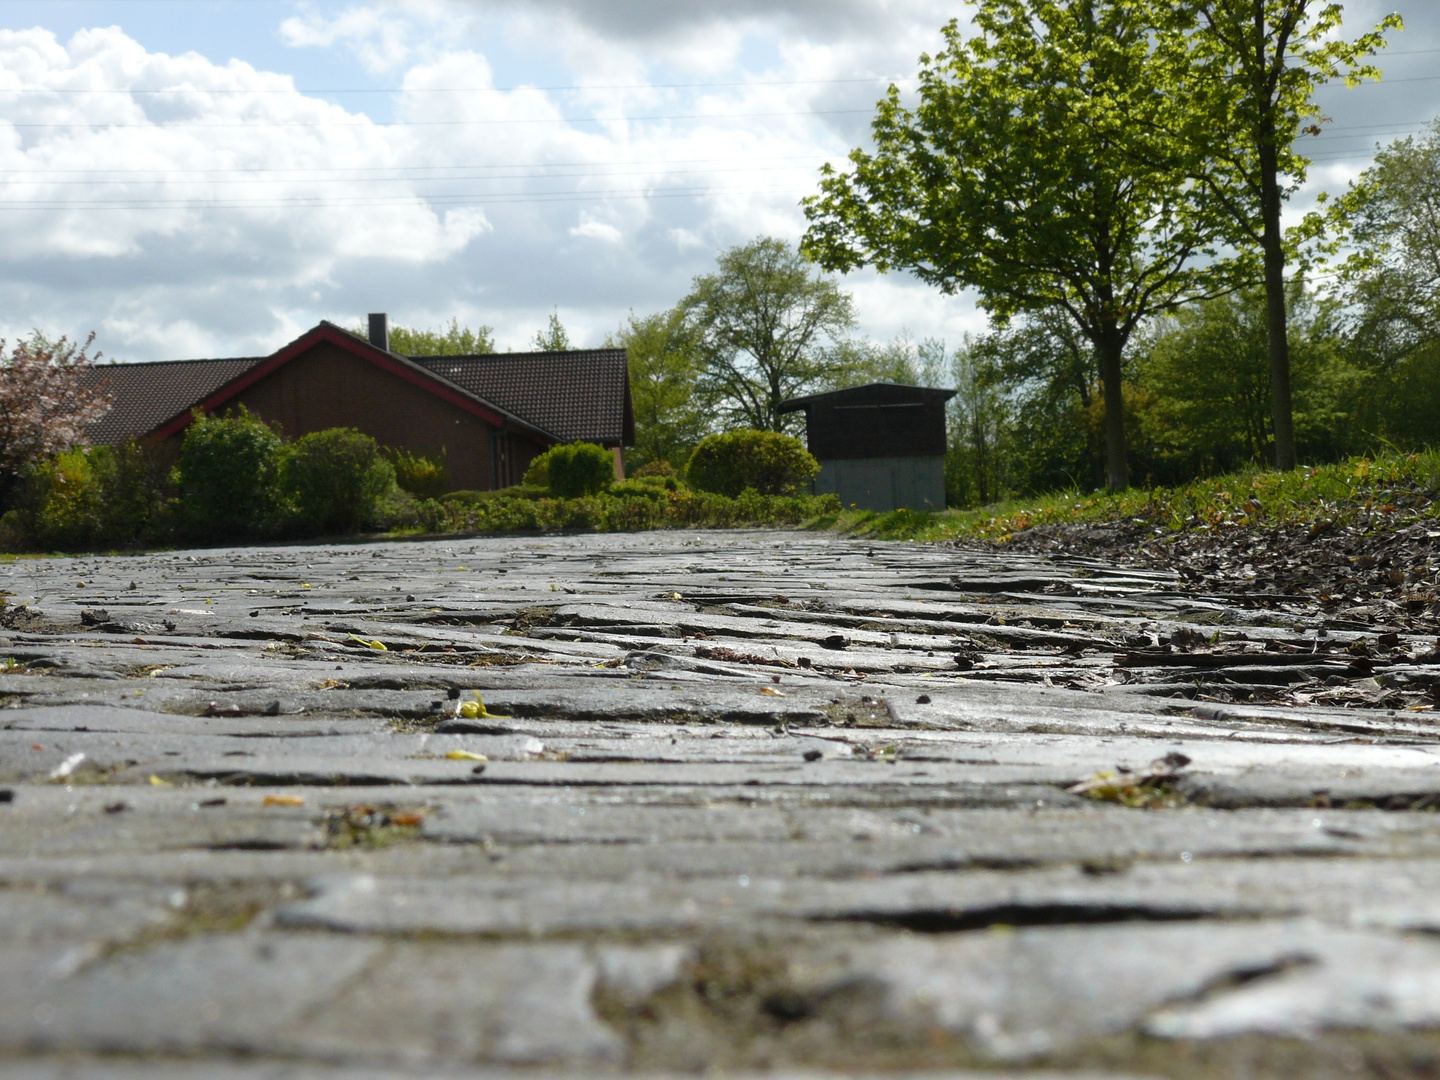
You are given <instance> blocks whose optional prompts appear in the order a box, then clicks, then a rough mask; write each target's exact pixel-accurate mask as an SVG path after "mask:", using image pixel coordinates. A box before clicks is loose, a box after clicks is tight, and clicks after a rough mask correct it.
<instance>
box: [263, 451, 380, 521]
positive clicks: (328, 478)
mask: <svg viewBox="0 0 1440 1080" xmlns="http://www.w3.org/2000/svg"><path fill="white" fill-rule="evenodd" d="M283 487H284V491H285V494H286V496H287V497H288V498H289V500H290V502H291V509H292V513H293V514H294V516H295V519H296V520H297V522H298V523H299V524H300V525H301V527H302V528H303V529H305V530H307V531H311V532H314V531H317V530H318V531H322V532H335V533H339V532H354V531H356V530H358V529H359V528H361V526H364V525H368V524H375V523H377V522H379V521H380V520H381V518H382V517H383V508H384V504H385V500H386V499H387V498H388V497H389V496H390V494H391V493H392V492H393V491H394V490H395V468H394V466H393V465H391V464H390V462H388V461H386V460H385V456H384V455H383V454H382V453H381V452H380V447H379V446H378V445H377V444H376V442H375V440H374V439H372V438H370V436H369V435H365V434H362V433H361V432H359V431H356V430H355V429H354V428H329V429H328V430H326V431H316V432H312V433H311V434H309V435H306V436H304V437H303V438H300V439H297V440H295V442H294V443H292V444H290V445H289V446H288V447H286V449H285V455H284V468H283Z"/></svg>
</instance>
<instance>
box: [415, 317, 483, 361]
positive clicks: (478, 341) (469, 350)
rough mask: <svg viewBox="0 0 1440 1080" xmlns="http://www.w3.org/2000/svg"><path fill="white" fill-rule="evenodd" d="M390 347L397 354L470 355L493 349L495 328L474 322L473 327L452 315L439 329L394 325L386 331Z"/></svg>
mask: <svg viewBox="0 0 1440 1080" xmlns="http://www.w3.org/2000/svg"><path fill="white" fill-rule="evenodd" d="M390 348H391V349H392V350H393V351H395V352H397V353H399V354H400V355H401V356H474V355H475V354H477V353H492V352H494V351H495V330H494V328H493V327H489V326H477V327H475V328H474V329H473V330H472V329H470V328H469V327H466V326H461V325H460V320H459V319H456V318H452V319H451V320H450V324H449V325H448V326H443V327H441V328H440V329H439V330H415V329H411V328H410V327H407V326H397V327H394V328H393V329H392V330H391V331H390Z"/></svg>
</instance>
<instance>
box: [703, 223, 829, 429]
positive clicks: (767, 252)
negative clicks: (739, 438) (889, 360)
mask: <svg viewBox="0 0 1440 1080" xmlns="http://www.w3.org/2000/svg"><path fill="white" fill-rule="evenodd" d="M681 307H682V308H683V309H684V310H685V311H686V312H687V314H688V317H689V319H690V322H691V325H692V327H693V328H694V332H695V334H696V337H697V340H698V342H699V346H700V354H701V356H702V358H703V362H704V368H705V373H704V376H703V378H702V379H701V380H700V386H699V388H700V390H701V391H702V392H703V393H705V394H707V395H709V397H710V399H711V400H712V401H713V402H714V403H715V410H716V416H717V419H719V420H720V421H722V422H723V423H725V424H726V425H728V426H744V427H751V428H757V429H759V430H762V431H784V430H786V427H787V420H790V421H792V422H793V421H794V417H793V416H790V417H787V416H783V415H781V413H780V403H781V402H782V401H784V400H785V399H786V398H789V397H794V396H796V395H797V394H805V393H808V392H809V391H811V390H815V389H818V388H819V387H820V386H821V385H822V384H823V383H824V382H825V381H826V378H827V376H828V375H829V374H830V373H831V372H832V371H833V370H834V369H835V368H836V366H837V365H839V364H842V363H844V359H843V357H842V356H841V355H840V354H839V353H837V351H836V348H835V346H836V345H837V343H839V342H840V341H843V340H844V338H845V335H846V334H847V333H848V332H849V330H850V329H851V328H852V327H853V326H854V324H855V312H854V305H853V304H852V302H851V299H850V295H849V294H848V293H846V292H844V291H842V290H841V289H840V287H839V286H838V285H837V284H836V283H835V279H834V278H832V277H830V276H828V275H824V274H817V273H815V271H814V269H813V268H812V267H810V266H809V265H807V264H806V262H805V260H804V259H803V258H802V257H801V256H800V254H799V253H798V252H797V251H796V250H795V249H794V248H793V247H792V246H791V245H790V244H788V243H786V242H785V241H784V240H778V239H775V238H774V237H761V238H759V239H757V240H752V241H751V242H750V243H748V244H743V245H741V246H739V247H735V248H731V249H730V250H729V251H726V252H724V253H723V254H721V256H720V258H719V260H718V267H717V270H716V272H715V273H713V274H706V275H704V276H702V277H698V278H696V279H695V283H694V287H693V288H692V289H691V291H690V294H689V295H688V296H686V297H685V299H684V300H682V301H681Z"/></svg>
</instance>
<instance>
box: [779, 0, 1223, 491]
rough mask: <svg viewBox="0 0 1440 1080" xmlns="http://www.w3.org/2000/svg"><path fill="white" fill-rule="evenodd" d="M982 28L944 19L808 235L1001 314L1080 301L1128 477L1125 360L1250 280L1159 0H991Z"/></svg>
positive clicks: (811, 244) (1076, 317)
mask: <svg viewBox="0 0 1440 1080" xmlns="http://www.w3.org/2000/svg"><path fill="white" fill-rule="evenodd" d="M974 21H975V26H976V29H977V32H976V34H975V35H974V36H972V37H969V38H966V37H965V36H964V34H963V33H962V31H961V28H960V26H959V24H958V23H957V22H955V21H952V22H951V23H949V24H948V25H947V26H946V27H945V29H944V37H945V43H946V47H945V49H944V50H943V51H942V52H940V53H939V54H938V55H936V56H934V57H930V56H922V57H921V70H920V91H919V102H918V104H917V105H916V106H915V107H914V108H909V107H907V106H906V105H905V104H903V101H902V96H901V94H900V92H899V90H898V89H897V88H895V87H893V86H892V87H891V88H890V91H889V93H888V94H887V95H886V97H885V98H884V100H882V101H881V102H880V103H879V105H878V107H877V113H876V118H875V120H874V122H873V124H872V128H871V130H872V135H873V140H874V143H875V150H874V152H873V153H869V152H866V151H864V150H856V151H854V152H852V153H851V155H850V162H851V166H852V167H851V170H850V171H849V172H846V173H838V172H836V171H835V170H833V169H831V168H830V167H829V166H826V167H825V168H824V169H823V170H822V172H823V176H822V180H821V194H820V195H818V196H814V197H812V198H810V199H807V200H806V202H805V212H806V215H807V217H808V218H809V220H810V229H809V232H808V233H807V234H806V238H805V242H804V250H805V252H806V253H807V254H808V255H810V256H811V257H812V258H814V259H816V260H817V261H818V262H819V263H820V264H821V265H822V266H825V267H826V268H828V269H832V270H850V269H853V268H855V267H859V266H862V265H867V264H869V265H874V266H876V267H877V268H879V269H880V270H882V271H884V270H891V269H900V270H906V271H909V272H910V273H913V274H915V275H916V276H917V277H919V278H920V279H921V280H923V281H926V282H929V283H931V284H933V285H936V286H938V287H939V288H940V289H942V290H943V291H945V292H947V293H949V292H956V291H959V290H961V289H964V288H974V289H975V290H977V292H978V293H979V298H980V302H981V304H982V305H983V306H984V307H985V308H986V309H987V310H988V311H989V312H990V313H991V314H992V315H993V316H995V317H996V318H997V319H998V320H1000V321H1001V322H1002V323H1003V322H1004V321H1005V320H1007V319H1008V318H1010V317H1012V316H1014V315H1017V314H1024V313H1039V312H1045V311H1048V310H1059V311H1063V312H1065V313H1066V314H1067V315H1068V316H1069V317H1070V319H1072V320H1073V321H1074V323H1075V325H1076V326H1077V327H1078V328H1079V329H1080V331H1081V332H1082V333H1083V334H1084V336H1085V338H1086V339H1087V340H1088V341H1089V343H1090V345H1091V346H1092V347H1093V349H1094V350H1095V354H1096V357H1097V360H1098V364H1099V368H1100V375H1101V381H1102V384H1103V387H1104V397H1105V418H1106V425H1105V431H1106V447H1107V451H1106V453H1107V474H1108V480H1109V484H1110V486H1111V487H1117V488H1118V487H1124V486H1126V485H1127V484H1128V480H1129V476H1128V466H1127V463H1126V454H1125V432H1124V423H1123V411H1122V401H1121V360H1122V356H1123V353H1124V349H1125V346H1126V344H1127V342H1128V341H1129V339H1130V337H1131V335H1132V334H1133V333H1134V332H1135V330H1136V329H1137V328H1138V327H1139V326H1140V325H1141V324H1142V322H1143V321H1144V320H1145V319H1147V318H1148V317H1150V316H1152V315H1155V314H1157V313H1159V312H1163V311H1166V310H1169V309H1171V308H1174V307H1176V306H1179V305H1181V304H1184V303H1187V302H1189V301H1191V300H1194V299H1198V298H1203V297H1206V296H1211V295H1216V294H1219V293H1223V292H1225V291H1228V290H1229V289H1231V288H1233V287H1234V286H1235V284H1236V281H1235V277H1234V270H1233V267H1231V266H1230V265H1229V264H1227V263H1224V262H1220V261H1216V260H1215V259H1213V258H1212V256H1213V255H1214V254H1215V253H1216V241H1217V238H1218V237H1219V235H1220V231H1219V227H1218V225H1217V213H1216V210H1215V208H1214V207H1213V206H1212V205H1211V203H1210V201H1209V200H1208V199H1206V198H1203V197H1199V198H1197V197H1196V189H1195V187H1194V185H1192V184H1190V183H1189V182H1188V180H1189V177H1190V176H1191V175H1192V174H1193V173H1194V171H1195V165H1194V163H1193V162H1192V161H1191V160H1189V158H1188V156H1187V155H1188V153H1189V148H1188V147H1187V145H1186V144H1185V143H1184V141H1183V140H1180V139H1177V138H1175V137H1174V136H1173V135H1171V134H1169V132H1171V131H1173V130H1174V129H1176V128H1180V127H1184V126H1185V124H1184V123H1183V122H1182V121H1181V120H1180V119H1179V118H1177V117H1175V116H1173V115H1171V114H1173V113H1175V112H1177V111H1183V110H1184V109H1186V108H1187V105H1186V103H1185V101H1184V100H1183V99H1182V98H1181V97H1179V96H1178V95H1175V94H1173V93H1171V92H1170V91H1171V89H1172V88H1171V87H1169V86H1167V85H1166V84H1165V80H1164V76H1165V73H1166V70H1167V69H1166V68H1165V67H1164V66H1163V65H1162V64H1160V63H1159V62H1158V61H1157V58H1156V55H1155V52H1154V34H1153V32H1152V31H1153V25H1154V24H1153V20H1152V19H1151V18H1150V11H1149V5H1148V4H1145V3H1139V2H1126V0H1075V2H1071V3H1061V2H1058V0H982V3H981V4H980V9H979V11H978V12H977V13H976V15H975V19H974Z"/></svg>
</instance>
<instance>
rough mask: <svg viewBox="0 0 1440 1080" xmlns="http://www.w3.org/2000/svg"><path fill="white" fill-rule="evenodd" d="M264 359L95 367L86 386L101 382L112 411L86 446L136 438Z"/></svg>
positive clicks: (91, 433)
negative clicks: (110, 398)
mask: <svg viewBox="0 0 1440 1080" xmlns="http://www.w3.org/2000/svg"><path fill="white" fill-rule="evenodd" d="M263 359H264V357H261V356H242V357H236V358H234V359H229V360H161V361H157V362H154V363H145V364H97V365H95V366H94V367H92V368H90V369H89V371H88V372H87V373H86V382H87V383H89V384H91V385H94V384H97V383H101V382H104V383H105V386H106V390H107V391H108V392H109V393H110V394H112V395H113V396H114V404H113V405H112V406H111V407H110V411H109V412H107V413H106V414H105V415H104V416H102V417H101V418H100V419H99V420H97V421H95V423H93V424H91V425H90V428H89V431H88V434H89V436H90V441H91V442H92V443H95V444H97V445H114V444H116V443H121V442H124V441H125V440H126V439H131V438H139V437H140V436H141V435H144V434H146V433H147V432H150V431H153V430H154V429H155V428H157V427H159V426H160V425H161V424H163V423H165V422H166V421H167V420H171V419H173V418H175V417H176V416H179V415H180V414H181V413H183V412H184V411H185V410H186V409H189V408H191V407H192V406H194V405H196V404H198V403H199V402H201V401H204V400H205V399H206V398H207V397H209V396H210V395H211V394H213V393H214V392H215V391H216V390H218V389H220V387H222V386H224V385H225V384H226V383H228V382H229V381H230V380H231V379H233V378H235V377H236V376H238V375H240V374H242V373H243V372H245V371H247V370H249V369H250V368H252V367H254V366H255V365H256V364H258V363H260V361H261V360H263Z"/></svg>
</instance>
